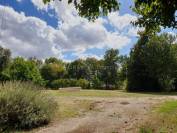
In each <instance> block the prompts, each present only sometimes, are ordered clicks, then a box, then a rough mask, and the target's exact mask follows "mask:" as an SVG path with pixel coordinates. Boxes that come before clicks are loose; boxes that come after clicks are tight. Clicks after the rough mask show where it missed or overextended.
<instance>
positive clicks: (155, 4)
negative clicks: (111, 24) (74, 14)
mask: <svg viewBox="0 0 177 133" xmlns="http://www.w3.org/2000/svg"><path fill="white" fill-rule="evenodd" d="M50 1H52V0H43V2H44V3H47V2H50ZM60 1H62V0H60ZM68 3H74V5H75V7H76V9H77V10H78V12H79V15H80V16H82V17H85V18H88V19H89V20H95V19H96V18H98V17H99V16H106V15H108V13H110V12H112V11H117V10H119V7H120V3H119V2H118V1H117V0H68ZM176 10H177V0H134V7H133V11H134V12H136V13H137V14H138V15H139V18H138V20H137V21H136V22H133V23H134V24H135V25H139V26H141V27H145V28H146V29H147V30H150V29H156V28H157V27H158V26H163V27H172V28H177V21H176V19H175V18H176V15H175V12H176Z"/></svg>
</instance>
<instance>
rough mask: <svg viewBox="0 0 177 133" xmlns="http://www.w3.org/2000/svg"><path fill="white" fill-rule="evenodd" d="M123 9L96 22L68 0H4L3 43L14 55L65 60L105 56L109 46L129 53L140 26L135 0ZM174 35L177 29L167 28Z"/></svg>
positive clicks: (0, 4)
mask: <svg viewBox="0 0 177 133" xmlns="http://www.w3.org/2000/svg"><path fill="white" fill-rule="evenodd" d="M120 3H121V8H120V10H119V11H117V12H112V13H110V14H109V15H108V16H107V17H100V18H98V19H97V20H96V21H95V22H89V21H88V20H87V19H85V18H81V17H80V16H79V15H78V13H77V10H76V9H75V8H74V6H73V5H72V4H70V5H68V4H67V0H63V1H62V2H59V1H58V0H55V1H53V2H51V3H49V4H48V5H44V4H43V2H42V0H0V45H1V46H3V47H5V48H9V49H10V50H11V52H12V56H13V57H16V56H22V57H25V58H29V57H37V58H39V59H45V58H49V57H57V58H60V59H63V60H65V61H72V60H75V59H78V58H83V59H85V58H87V57H95V58H97V59H101V58H103V55H104V53H105V51H106V50H107V49H110V48H114V49H119V51H120V54H122V55H127V54H129V52H130V49H131V48H132V47H133V45H134V44H135V43H136V41H137V39H138V35H137V31H138V30H140V28H137V27H134V26H132V25H131V23H130V22H131V21H134V20H136V19H137V16H136V14H134V13H133V12H132V11H131V9H130V8H129V7H130V6H131V5H132V4H133V3H132V0H120ZM165 31H166V32H171V33H173V34H176V33H177V30H172V29H165Z"/></svg>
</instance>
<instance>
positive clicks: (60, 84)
mask: <svg viewBox="0 0 177 133" xmlns="http://www.w3.org/2000/svg"><path fill="white" fill-rule="evenodd" d="M75 86H77V80H74V79H58V80H54V81H52V82H51V83H50V85H49V87H51V88H53V89H59V88H64V87H75Z"/></svg>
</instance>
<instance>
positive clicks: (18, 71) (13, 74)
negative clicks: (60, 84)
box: [9, 57, 43, 84]
mask: <svg viewBox="0 0 177 133" xmlns="http://www.w3.org/2000/svg"><path fill="white" fill-rule="evenodd" d="M9 73H10V78H11V80H21V81H33V82H35V83H38V84H43V80H42V77H41V74H40V71H39V69H38V67H37V65H36V64H35V63H34V62H33V61H28V60H24V59H23V58H21V57H17V58H15V59H14V60H13V62H12V64H11V65H10V67H9Z"/></svg>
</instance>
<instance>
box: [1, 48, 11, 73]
mask: <svg viewBox="0 0 177 133" xmlns="http://www.w3.org/2000/svg"><path fill="white" fill-rule="evenodd" d="M10 56H11V52H10V50H9V49H4V48H2V47H1V46H0V73H1V72H2V71H3V70H4V69H5V68H6V67H7V65H8V64H9V62H10Z"/></svg>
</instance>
